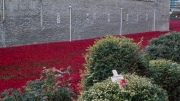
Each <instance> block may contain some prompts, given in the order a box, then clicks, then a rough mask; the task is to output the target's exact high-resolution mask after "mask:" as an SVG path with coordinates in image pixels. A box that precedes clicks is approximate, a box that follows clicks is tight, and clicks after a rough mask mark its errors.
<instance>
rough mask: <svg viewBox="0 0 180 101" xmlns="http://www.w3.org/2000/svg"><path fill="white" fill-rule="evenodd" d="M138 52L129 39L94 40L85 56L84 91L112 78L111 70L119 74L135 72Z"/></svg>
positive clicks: (136, 46) (137, 48) (110, 37)
mask: <svg viewBox="0 0 180 101" xmlns="http://www.w3.org/2000/svg"><path fill="white" fill-rule="evenodd" d="M139 52H140V48H139V45H138V44H136V43H135V42H134V41H133V40H132V39H130V38H125V37H121V38H120V37H114V36H107V37H105V38H101V39H100V40H96V41H95V43H94V45H93V46H91V47H89V48H88V49H87V54H86V55H85V59H86V64H85V67H86V69H87V72H88V73H87V74H84V75H83V86H84V89H87V88H88V87H90V86H92V85H93V84H94V83H96V82H100V81H102V80H105V79H107V78H108V77H109V76H112V72H111V71H112V70H113V69H116V70H117V71H118V72H119V73H122V72H124V73H127V72H134V71H136V70H137V67H138V64H137V63H138V61H139V58H138V55H139Z"/></svg>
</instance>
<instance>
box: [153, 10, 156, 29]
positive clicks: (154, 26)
mask: <svg viewBox="0 0 180 101" xmlns="http://www.w3.org/2000/svg"><path fill="white" fill-rule="evenodd" d="M153 24H154V25H153V31H155V30H156V10H154V21H153Z"/></svg>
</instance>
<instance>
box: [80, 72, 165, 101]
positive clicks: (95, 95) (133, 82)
mask: <svg viewBox="0 0 180 101" xmlns="http://www.w3.org/2000/svg"><path fill="white" fill-rule="evenodd" d="M124 77H125V79H126V81H127V85H126V87H125V89H123V90H121V89H119V85H118V84H117V83H113V82H112V81H111V80H110V79H107V80H105V81H103V82H98V83H95V84H94V85H93V86H92V87H90V88H89V90H87V91H84V92H82V94H81V96H80V97H79V99H78V101H168V97H167V93H166V91H165V90H164V89H162V88H161V87H160V86H157V85H156V84H152V83H151V80H150V79H148V78H145V77H139V76H137V75H134V74H133V75H128V74H126V75H124Z"/></svg>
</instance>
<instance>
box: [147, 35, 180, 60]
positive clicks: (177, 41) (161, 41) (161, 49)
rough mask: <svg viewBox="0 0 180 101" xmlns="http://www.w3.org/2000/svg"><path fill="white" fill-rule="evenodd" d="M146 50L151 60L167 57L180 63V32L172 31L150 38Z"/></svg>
mask: <svg viewBox="0 0 180 101" xmlns="http://www.w3.org/2000/svg"><path fill="white" fill-rule="evenodd" d="M144 52H145V53H146V54H148V55H149V57H150V59H151V60H155V59H167V60H172V61H175V62H178V63H180V32H171V33H168V34H165V35H161V36H160V37H159V38H154V39H152V40H150V44H149V45H148V46H147V47H146V48H145V51H144Z"/></svg>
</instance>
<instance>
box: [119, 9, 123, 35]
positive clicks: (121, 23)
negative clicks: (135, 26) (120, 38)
mask: <svg viewBox="0 0 180 101" xmlns="http://www.w3.org/2000/svg"><path fill="white" fill-rule="evenodd" d="M122 10H123V8H121V11H120V13H121V17H120V32H119V34H120V35H122V21H123V20H122Z"/></svg>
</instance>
